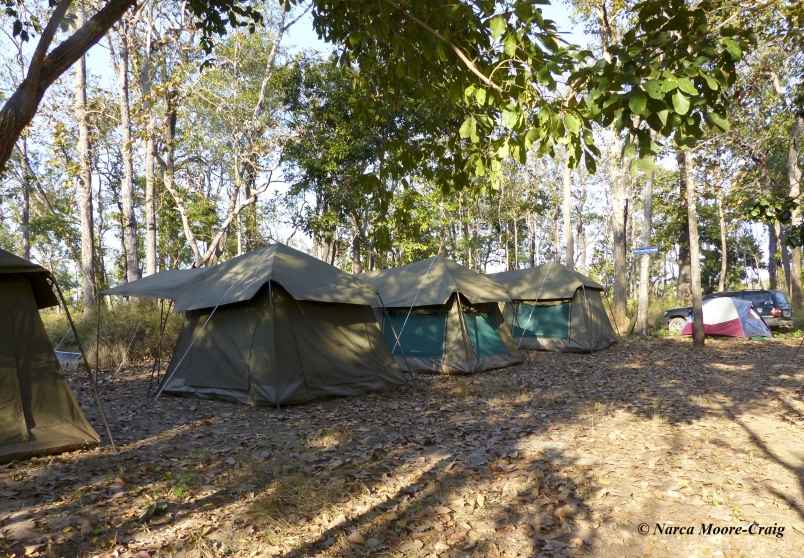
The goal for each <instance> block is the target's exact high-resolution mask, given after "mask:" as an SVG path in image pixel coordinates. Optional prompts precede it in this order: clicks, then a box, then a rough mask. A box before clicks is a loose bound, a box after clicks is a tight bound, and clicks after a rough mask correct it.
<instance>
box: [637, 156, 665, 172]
mask: <svg viewBox="0 0 804 558" xmlns="http://www.w3.org/2000/svg"><path fill="white" fill-rule="evenodd" d="M636 167H637V168H638V169H639V170H641V171H642V172H650V171H656V170H661V169H662V167H660V166H659V165H657V164H656V162H655V161H654V160H653V158H652V157H642V158H641V159H637V162H636Z"/></svg>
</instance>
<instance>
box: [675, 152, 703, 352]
mask: <svg viewBox="0 0 804 558" xmlns="http://www.w3.org/2000/svg"><path fill="white" fill-rule="evenodd" d="M693 164H694V162H693V158H692V152H691V151H690V150H689V149H686V150H684V151H682V152H681V153H680V156H679V165H678V168H679V171H680V172H681V173H682V174H684V175H685V177H686V183H687V217H688V219H689V234H690V284H691V287H692V289H691V290H692V316H693V328H692V339H693V346H694V347H696V348H702V347H703V346H704V345H705V342H706V336H705V335H704V323H703V307H702V306H703V305H702V300H701V299H702V294H701V250H700V246H699V244H698V207H697V205H696V199H695V177H694V174H693Z"/></svg>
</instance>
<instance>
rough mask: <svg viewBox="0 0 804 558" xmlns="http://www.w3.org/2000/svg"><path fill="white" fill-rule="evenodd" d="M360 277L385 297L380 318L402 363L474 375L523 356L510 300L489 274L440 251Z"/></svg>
mask: <svg viewBox="0 0 804 558" xmlns="http://www.w3.org/2000/svg"><path fill="white" fill-rule="evenodd" d="M361 277H364V278H365V280H366V281H368V282H369V283H371V284H373V285H374V286H376V287H377V290H378V291H379V293H380V296H381V297H382V302H383V304H384V306H385V308H386V309H387V312H385V311H382V309H378V311H377V312H376V313H377V317H378V320H379V322H380V323H381V325H382V332H383V335H384V336H385V339H386V341H387V342H388V345H389V346H390V347H391V348H392V350H393V354H394V358H396V361H397V363H398V364H399V366H400V367H401V368H403V369H405V370H408V371H412V372H430V373H444V374H471V373H475V372H482V371H484V370H490V369H493V368H502V367H505V366H510V365H513V364H516V363H518V362H521V361H522V360H523V359H522V357H521V356H520V355H519V353H518V351H517V350H516V345H515V344H514V341H513V339H512V338H511V334H510V333H509V332H508V329H507V328H506V327H505V325H504V322H503V318H502V314H501V313H500V307H499V304H498V303H500V302H510V299H509V298H508V295H507V294H506V292H505V289H503V288H502V287H501V286H500V285H498V284H496V283H495V282H494V281H491V280H490V279H488V278H487V277H485V276H483V275H480V274H479V273H475V272H474V271H472V270H470V269H467V268H465V267H463V266H461V265H459V264H457V263H455V262H453V261H450V260H448V259H446V258H444V257H443V256H440V255H439V256H435V257H433V258H430V259H427V260H423V261H419V262H416V263H412V264H409V265H404V266H400V267H394V268H389V269H384V270H381V271H374V272H370V273H366V274H363V275H361ZM397 337H398V338H397Z"/></svg>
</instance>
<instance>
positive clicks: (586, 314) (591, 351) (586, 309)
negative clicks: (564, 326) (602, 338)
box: [570, 283, 595, 355]
mask: <svg viewBox="0 0 804 558" xmlns="http://www.w3.org/2000/svg"><path fill="white" fill-rule="evenodd" d="M581 288H582V289H583V315H584V318H586V333H587V335H588V336H589V354H590V355H593V354H595V342H594V341H593V340H592V329H591V328H590V327H589V299H588V298H586V285H584V284H583V283H581ZM570 304H572V302H570ZM570 308H572V306H570ZM571 315H572V310H570V316H571Z"/></svg>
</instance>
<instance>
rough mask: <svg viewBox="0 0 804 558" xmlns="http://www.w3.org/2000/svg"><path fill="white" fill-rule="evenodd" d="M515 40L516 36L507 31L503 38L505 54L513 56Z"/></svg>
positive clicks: (515, 45)
mask: <svg viewBox="0 0 804 558" xmlns="http://www.w3.org/2000/svg"><path fill="white" fill-rule="evenodd" d="M516 48H517V42H516V37H515V36H514V34H513V33H509V34H508V36H507V37H506V38H505V49H504V50H505V54H506V55H508V56H514V55H515V54H516Z"/></svg>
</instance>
